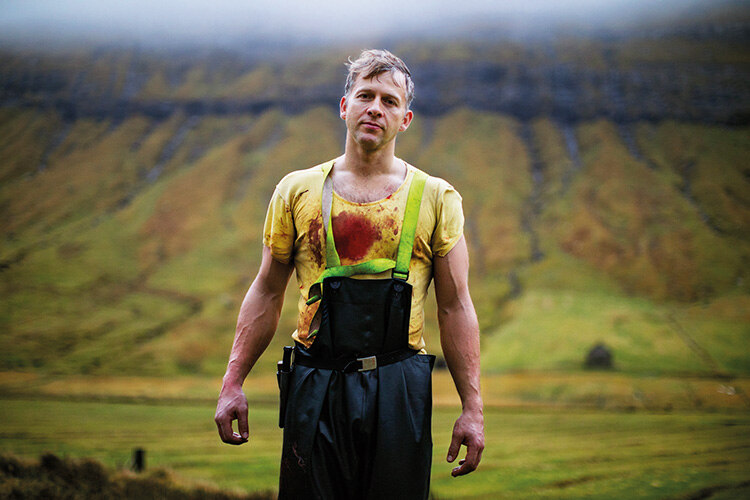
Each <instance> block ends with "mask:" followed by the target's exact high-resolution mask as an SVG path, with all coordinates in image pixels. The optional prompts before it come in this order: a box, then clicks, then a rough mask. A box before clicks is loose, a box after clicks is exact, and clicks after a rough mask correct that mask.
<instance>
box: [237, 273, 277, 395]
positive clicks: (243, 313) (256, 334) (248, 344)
mask: <svg viewBox="0 0 750 500" xmlns="http://www.w3.org/2000/svg"><path fill="white" fill-rule="evenodd" d="M256 285H257V280H256V282H254V283H253V285H252V286H251V287H250V289H249V290H248V291H247V294H246V295H245V298H244V300H243V301H242V307H241V308H240V313H239V316H238V318H237V327H236V330H235V335H234V343H233V344H232V351H231V353H230V355H229V362H228V363H227V370H226V373H225V374H224V384H236V385H242V383H243V381H244V380H245V377H247V374H248V373H249V372H250V370H251V369H252V367H253V365H255V362H256V361H257V360H258V358H259V357H260V355H261V354H263V352H264V351H265V350H266V348H267V347H268V344H269V343H270V342H271V339H272V338H273V335H274V333H275V331H276V327H277V325H278V322H279V316H280V314H281V306H282V305H283V303H284V295H283V293H278V294H273V293H269V291H268V290H262V289H260V288H262V287H261V286H256Z"/></svg>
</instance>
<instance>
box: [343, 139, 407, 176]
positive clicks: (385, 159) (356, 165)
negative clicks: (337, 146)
mask: <svg viewBox="0 0 750 500" xmlns="http://www.w3.org/2000/svg"><path fill="white" fill-rule="evenodd" d="M395 149H396V148H395V143H394V142H391V143H390V144H388V145H387V146H386V147H384V148H382V149H376V150H366V149H364V148H362V147H361V146H360V145H359V144H357V143H356V141H353V140H351V138H349V137H347V142H346V149H345V150H344V155H343V156H341V157H340V158H339V159H338V160H336V167H337V169H338V170H339V171H342V170H345V171H347V172H349V173H351V174H354V175H356V176H357V177H372V176H378V175H392V174H399V173H401V171H402V165H401V163H400V162H398V161H397V160H396V156H395V154H394V153H395Z"/></svg>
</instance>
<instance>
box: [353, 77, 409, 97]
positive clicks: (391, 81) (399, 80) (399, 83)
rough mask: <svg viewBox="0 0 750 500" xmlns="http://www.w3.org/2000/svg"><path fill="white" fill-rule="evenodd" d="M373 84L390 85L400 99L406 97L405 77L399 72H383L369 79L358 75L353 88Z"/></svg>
mask: <svg viewBox="0 0 750 500" xmlns="http://www.w3.org/2000/svg"><path fill="white" fill-rule="evenodd" d="M373 84H386V85H392V86H394V87H397V88H398V90H399V91H398V94H399V95H400V96H401V97H402V98H405V97H406V77H405V76H404V74H403V73H401V72H400V71H383V72H382V73H378V74H376V75H373V76H371V77H370V78H365V77H364V75H359V76H358V77H357V79H356V80H355V81H354V85H353V87H354V88H360V87H367V86H369V85H373Z"/></svg>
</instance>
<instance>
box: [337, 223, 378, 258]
mask: <svg viewBox="0 0 750 500" xmlns="http://www.w3.org/2000/svg"><path fill="white" fill-rule="evenodd" d="M331 224H332V225H333V238H334V241H335V242H336V251H337V252H338V254H339V257H341V258H342V259H348V260H351V261H358V260H360V259H362V258H363V257H364V256H365V255H367V251H368V250H369V249H370V247H371V246H372V244H373V243H375V241H376V240H380V239H381V238H382V235H381V233H380V231H379V230H378V228H377V227H376V226H375V225H374V224H373V223H372V222H371V221H370V220H369V219H368V218H367V217H364V216H360V215H356V214H351V213H349V212H341V213H340V214H338V215H337V216H336V217H334V218H333V220H332V221H331Z"/></svg>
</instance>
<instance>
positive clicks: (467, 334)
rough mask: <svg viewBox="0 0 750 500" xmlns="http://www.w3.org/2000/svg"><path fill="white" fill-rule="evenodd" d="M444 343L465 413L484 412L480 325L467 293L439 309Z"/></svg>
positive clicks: (441, 337)
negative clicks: (481, 384) (466, 411)
mask: <svg viewBox="0 0 750 500" xmlns="http://www.w3.org/2000/svg"><path fill="white" fill-rule="evenodd" d="M438 322H439V325H440V343H441V345H442V348H443V355H444V356H445V361H446V363H447V365H448V369H449V370H450V372H451V376H452V377H453V381H454V383H455V384H456V390H457V391H458V394H459V397H460V398H461V405H462V407H463V409H464V410H471V411H480V412H481V411H482V394H481V388H480V361H479V359H480V357H479V324H478V322H477V315H476V312H475V311H474V305H473V303H472V301H471V297H470V296H469V294H468V290H467V291H463V292H462V293H460V294H459V295H458V296H457V297H456V298H455V300H454V301H453V302H452V303H451V304H448V305H446V306H444V307H440V309H439V310H438Z"/></svg>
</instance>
